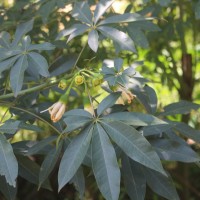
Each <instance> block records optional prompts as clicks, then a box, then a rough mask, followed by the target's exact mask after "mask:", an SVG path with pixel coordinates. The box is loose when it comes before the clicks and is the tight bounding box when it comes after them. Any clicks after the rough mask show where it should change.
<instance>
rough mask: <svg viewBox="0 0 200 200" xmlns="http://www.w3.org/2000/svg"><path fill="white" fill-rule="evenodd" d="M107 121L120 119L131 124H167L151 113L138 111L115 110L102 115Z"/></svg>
mask: <svg viewBox="0 0 200 200" xmlns="http://www.w3.org/2000/svg"><path fill="white" fill-rule="evenodd" d="M104 119H105V120H107V121H121V122H124V123H126V124H128V125H132V126H148V125H157V124H167V123H166V122H165V121H162V120H161V119H158V118H156V117H154V116H153V115H149V114H144V113H138V112H117V113H111V114H109V115H106V116H104Z"/></svg>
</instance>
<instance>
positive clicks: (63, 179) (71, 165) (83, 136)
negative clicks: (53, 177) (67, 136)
mask: <svg viewBox="0 0 200 200" xmlns="http://www.w3.org/2000/svg"><path fill="white" fill-rule="evenodd" d="M91 137H92V131H91V127H87V128H85V129H84V130H82V131H81V132H80V133H79V135H77V136H76V137H75V138H74V139H73V140H72V141H71V143H70V144H69V146H68V147H67V149H66V150H65V152H64V155H63V157H62V160H61V163H60V167H59V171H58V184H59V189H58V190H59V191H60V190H61V189H62V188H63V186H64V185H65V184H67V183H68V182H69V181H70V180H71V178H72V177H73V176H74V174H75V173H76V171H77V170H78V168H79V167H80V165H81V163H82V161H83V159H84V157H85V155H86V153H87V150H88V148H89V144H90V140H91ZM66 166H67V168H66Z"/></svg>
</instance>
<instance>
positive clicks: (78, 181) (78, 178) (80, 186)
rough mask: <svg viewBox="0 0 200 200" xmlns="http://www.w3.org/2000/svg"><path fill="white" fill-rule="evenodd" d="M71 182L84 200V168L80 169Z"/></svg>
mask: <svg viewBox="0 0 200 200" xmlns="http://www.w3.org/2000/svg"><path fill="white" fill-rule="evenodd" d="M71 182H72V183H73V184H74V186H75V188H76V190H77V191H78V192H79V194H80V196H79V197H80V199H83V196H84V193H85V178H84V174H83V168H82V167H79V169H78V170H77V172H76V174H75V175H74V176H73V178H72V179H71Z"/></svg>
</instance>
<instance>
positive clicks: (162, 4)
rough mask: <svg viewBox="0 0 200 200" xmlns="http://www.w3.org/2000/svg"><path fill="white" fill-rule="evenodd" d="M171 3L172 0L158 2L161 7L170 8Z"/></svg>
mask: <svg viewBox="0 0 200 200" xmlns="http://www.w3.org/2000/svg"><path fill="white" fill-rule="evenodd" d="M170 2H171V0H158V3H159V4H160V5H161V6H168V4H169V3H170Z"/></svg>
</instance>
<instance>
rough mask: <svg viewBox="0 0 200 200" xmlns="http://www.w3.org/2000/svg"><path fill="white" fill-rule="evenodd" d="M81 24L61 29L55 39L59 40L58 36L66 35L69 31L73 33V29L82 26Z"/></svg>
mask: <svg viewBox="0 0 200 200" xmlns="http://www.w3.org/2000/svg"><path fill="white" fill-rule="evenodd" d="M82 25H83V24H74V25H73V26H72V27H70V28H67V29H64V30H62V31H61V32H60V33H59V34H58V36H57V37H56V40H59V39H60V38H62V37H64V36H68V35H70V34H71V33H73V32H74V31H75V30H77V27H79V26H80V27H82Z"/></svg>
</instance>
